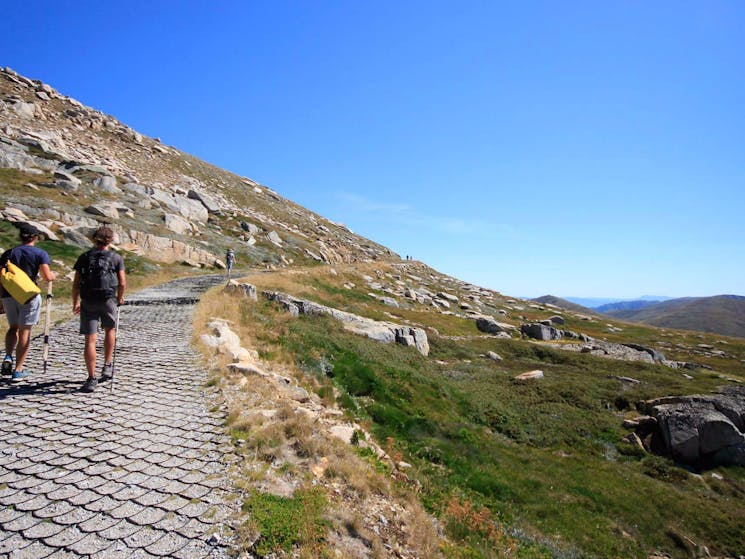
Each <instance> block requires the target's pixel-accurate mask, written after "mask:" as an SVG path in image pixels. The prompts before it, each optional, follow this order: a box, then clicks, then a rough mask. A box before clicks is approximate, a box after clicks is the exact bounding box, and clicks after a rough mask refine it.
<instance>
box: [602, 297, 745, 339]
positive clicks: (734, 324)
mask: <svg viewBox="0 0 745 559" xmlns="http://www.w3.org/2000/svg"><path fill="white" fill-rule="evenodd" d="M604 314H606V315H608V316H611V317H613V318H617V319H620V320H629V321H632V322H641V323H644V324H649V325H651V326H660V327H664V328H680V329H682V330H696V331H699V332H713V333H716V334H722V335H725V336H738V337H740V338H745V297H741V296H738V295H717V296H716V297H686V298H682V299H672V300H670V301H663V302H661V303H656V304H654V305H649V306H645V307H643V308H640V309H630V310H612V311H607V312H605V313H604Z"/></svg>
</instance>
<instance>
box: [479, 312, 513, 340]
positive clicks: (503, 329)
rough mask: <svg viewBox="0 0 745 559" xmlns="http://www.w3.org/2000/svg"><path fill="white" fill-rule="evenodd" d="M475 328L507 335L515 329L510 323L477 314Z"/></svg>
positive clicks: (487, 332) (489, 332)
mask: <svg viewBox="0 0 745 559" xmlns="http://www.w3.org/2000/svg"><path fill="white" fill-rule="evenodd" d="M476 328H478V329H479V332H484V333H486V334H502V333H504V334H507V335H508V336H509V334H510V332H512V331H514V330H517V328H515V327H514V326H513V325H512V324H506V323H504V322H499V321H497V320H495V319H494V318H492V317H491V316H479V317H476Z"/></svg>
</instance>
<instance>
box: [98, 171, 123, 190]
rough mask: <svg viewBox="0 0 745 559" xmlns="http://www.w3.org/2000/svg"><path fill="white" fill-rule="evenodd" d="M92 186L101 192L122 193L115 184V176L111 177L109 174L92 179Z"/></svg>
mask: <svg viewBox="0 0 745 559" xmlns="http://www.w3.org/2000/svg"><path fill="white" fill-rule="evenodd" d="M93 186H95V187H96V188H97V189H98V190H100V191H101V192H106V193H107V194H121V193H122V191H121V189H120V188H119V187H118V186H117V182H116V178H115V177H112V176H111V175H104V176H102V177H98V178H97V179H95V180H94V181H93Z"/></svg>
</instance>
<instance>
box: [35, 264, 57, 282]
mask: <svg viewBox="0 0 745 559" xmlns="http://www.w3.org/2000/svg"><path fill="white" fill-rule="evenodd" d="M39 275H41V277H42V278H44V279H45V280H46V281H54V280H55V278H56V277H57V274H55V273H54V272H53V271H52V269H51V268H50V267H49V264H39Z"/></svg>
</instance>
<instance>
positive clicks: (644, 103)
mask: <svg viewBox="0 0 745 559" xmlns="http://www.w3.org/2000/svg"><path fill="white" fill-rule="evenodd" d="M0 65H3V66H10V67H11V68H13V69H15V70H16V71H18V72H20V73H21V74H23V75H26V76H28V77H31V78H35V79H41V80H43V81H44V82H47V83H49V84H51V85H52V86H54V87H55V88H57V89H58V90H60V91H61V92H63V93H65V94H67V95H70V96H72V97H75V98H77V99H79V100H80V101H82V102H83V103H85V104H87V105H90V106H93V107H95V108H97V109H99V110H101V111H103V112H106V113H109V114H112V115H114V116H116V117H117V118H119V119H120V120H121V121H123V122H126V123H127V124H129V125H130V126H132V127H134V128H135V129H137V130H139V131H140V132H142V133H144V134H147V135H150V136H156V137H160V138H161V139H162V140H163V141H164V142H165V143H168V144H171V145H174V146H176V147H178V148H180V149H183V150H185V151H187V152H189V153H192V154H194V155H196V156H198V157H201V158H203V159H205V160H207V161H209V162H211V163H213V164H216V165H218V166H220V167H224V168H226V169H229V170H231V171H234V172H236V173H238V174H241V175H246V176H249V177H251V178H253V179H255V180H258V181H260V182H262V183H264V184H266V185H268V186H271V187H272V188H274V189H276V190H277V191H278V192H280V193H281V194H283V195H284V196H286V197H288V198H290V199H292V200H294V201H296V202H298V203H300V204H302V205H304V206H306V207H307V208H309V209H312V210H314V211H316V212H318V213H320V214H322V215H324V216H326V217H328V218H329V219H332V220H334V221H339V222H343V223H345V224H347V225H348V226H349V227H350V228H351V229H352V230H354V231H355V232H357V233H360V234H362V235H365V236H367V237H369V238H371V239H373V240H375V241H377V242H380V243H382V244H385V245H387V246H389V247H390V248H392V249H393V250H395V251H396V252H398V253H400V254H401V255H402V256H404V255H413V256H414V257H416V258H418V259H420V260H422V261H424V262H426V263H427V264H429V265H431V266H433V267H435V268H437V269H439V270H441V271H443V272H446V273H449V274H452V275H454V276H457V277H459V278H462V279H465V280H468V281H472V282H474V283H478V284H480V285H484V286H488V287H491V288H494V289H497V290H499V291H502V292H503V293H505V294H509V295H517V296H539V295H543V294H547V293H551V294H554V295H560V296H588V297H590V296H595V297H604V296H611V297H619V298H624V297H628V298H630V297H635V296H639V295H643V294H650V293H652V294H660V295H669V296H699V295H700V296H703V295H715V294H721V293H736V294H741V295H742V294H745V257H744V255H745V250H744V249H745V220H744V219H743V213H745V3H742V2H738V1H735V0H732V1H728V2H723V1H718V0H707V1H706V2H697V3H694V2H685V1H683V2H681V1H676V2H641V1H624V2H597V1H593V2H554V1H550V2H549V1H547V2H530V1H528V2H522V1H521V2H497V1H489V2H475V1H474V2H455V1H453V2H441V1H426V2H425V1H422V2H419V1H416V2H414V1H412V2H400V1H397V2H385V1H383V2H381V1H376V2H361V1H351V0H350V1H339V2H326V1H305V2H301V1H292V2H285V1H253V2H251V1H241V2H238V1H234V2H231V1H222V2H220V1H218V2H188V1H178V2H176V1H157V0H151V1H149V2H142V1H139V0H137V1H130V2H126V3H124V2H121V3H118V2H64V1H55V2H52V1H46V2H45V1H37V2H17V1H15V0H6V1H5V2H4V3H3V15H2V18H0Z"/></svg>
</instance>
